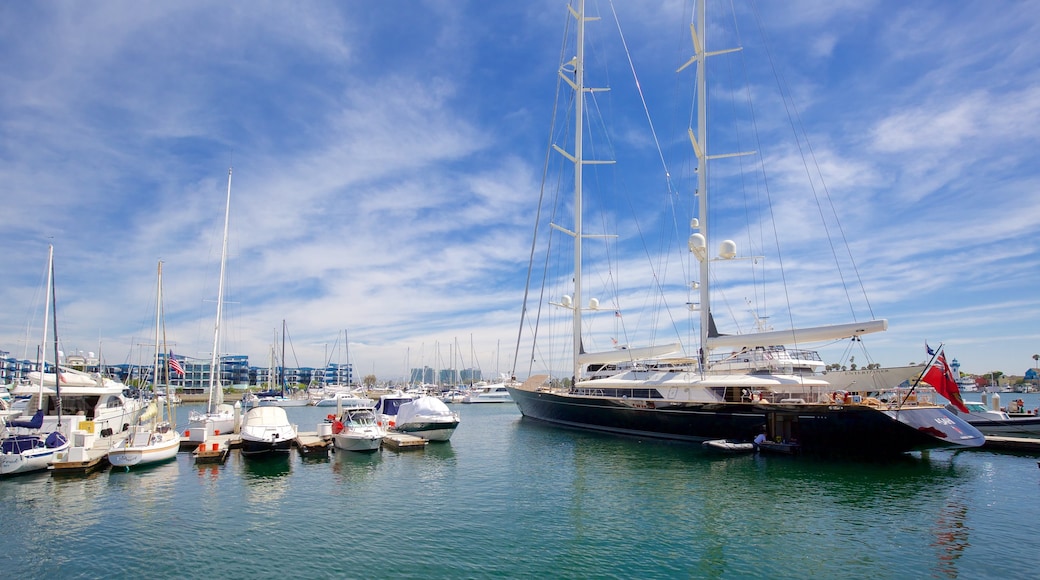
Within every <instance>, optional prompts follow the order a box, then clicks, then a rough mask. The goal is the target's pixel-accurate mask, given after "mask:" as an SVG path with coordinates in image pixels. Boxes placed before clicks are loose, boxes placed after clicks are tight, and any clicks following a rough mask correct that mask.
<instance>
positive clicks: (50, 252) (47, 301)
mask: <svg viewBox="0 0 1040 580" xmlns="http://www.w3.org/2000/svg"><path fill="white" fill-rule="evenodd" d="M53 276H54V244H51V245H50V246H48V249H47V291H46V292H47V296H46V297H45V298H44V300H43V340H42V341H41V342H40V348H39V350H38V351H37V353H38V356H37V358H38V359H39V361H40V396H39V397H38V398H37V400H36V410H37V411H39V410H40V409H43V371H44V369H45V367H46V366H47V324H48V323H49V322H50V312H51V289H52V288H53V282H52V278H53ZM54 362H55V367H54V385H55V388H57V385H58V367H57V362H58V359H54Z"/></svg>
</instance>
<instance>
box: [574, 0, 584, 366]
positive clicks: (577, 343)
mask: <svg viewBox="0 0 1040 580" xmlns="http://www.w3.org/2000/svg"><path fill="white" fill-rule="evenodd" d="M577 20H578V46H577V55H576V56H575V57H574V84H575V88H574V302H573V305H572V308H573V314H574V319H573V326H572V328H571V333H572V334H573V348H574V356H573V367H572V370H571V380H573V381H574V382H577V381H578V378H579V376H580V375H581V363H580V362H579V355H580V354H581V304H582V302H581V260H582V256H581V242H582V234H583V230H582V228H583V225H582V189H581V188H582V182H581V177H582V173H583V170H582V138H583V135H584V133H583V131H584V121H585V107H584V104H585V0H578V14H577Z"/></svg>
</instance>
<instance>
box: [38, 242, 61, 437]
mask: <svg viewBox="0 0 1040 580" xmlns="http://www.w3.org/2000/svg"><path fill="white" fill-rule="evenodd" d="M50 263H51V273H50V293H51V310H52V311H53V312H52V314H53V316H51V323H52V324H53V325H54V396H55V398H57V399H58V429H59V430H60V429H61V366H60V361H59V360H58V297H57V296H55V294H56V293H55V292H54V246H51V250H50ZM41 375H42V373H41Z"/></svg>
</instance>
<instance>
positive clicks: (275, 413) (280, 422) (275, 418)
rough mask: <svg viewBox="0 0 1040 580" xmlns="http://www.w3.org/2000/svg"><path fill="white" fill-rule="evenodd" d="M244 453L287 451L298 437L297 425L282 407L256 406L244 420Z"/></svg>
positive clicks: (262, 453)
mask: <svg viewBox="0 0 1040 580" xmlns="http://www.w3.org/2000/svg"><path fill="white" fill-rule="evenodd" d="M241 435H242V455H245V456H247V457H248V456H251V455H254V456H257V455H266V454H269V453H287V452H288V451H289V448H290V447H292V443H293V441H294V440H295V439H296V427H295V426H293V425H292V424H291V423H289V417H288V416H287V415H286V414H285V409H283V408H281V407H255V408H253V409H250V410H249V412H248V413H246V418H245V420H244V421H243V422H242V431H241Z"/></svg>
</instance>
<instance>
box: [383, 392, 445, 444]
mask: <svg viewBox="0 0 1040 580" xmlns="http://www.w3.org/2000/svg"><path fill="white" fill-rule="evenodd" d="M396 423H397V425H396V427H394V430H396V431H398V432H399V433H406V434H408V435H415V436H416V437H422V438H423V439H426V440H427V441H447V440H449V439H451V436H452V434H453V433H455V428H456V427H458V426H459V416H458V414H457V413H454V412H452V410H451V409H449V408H448V406H447V405H445V404H444V401H441V400H440V399H438V398H437V397H419V398H418V399H415V400H414V401H410V402H408V403H404V404H403V405H401V407H400V408H399V409H398V410H397V419H396Z"/></svg>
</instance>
